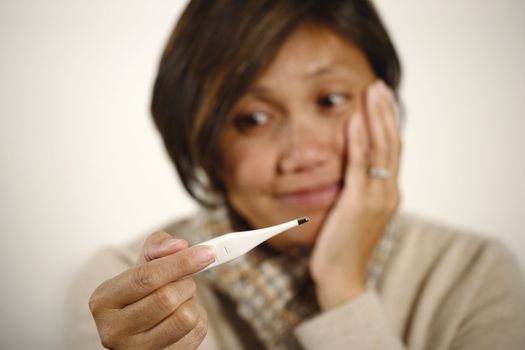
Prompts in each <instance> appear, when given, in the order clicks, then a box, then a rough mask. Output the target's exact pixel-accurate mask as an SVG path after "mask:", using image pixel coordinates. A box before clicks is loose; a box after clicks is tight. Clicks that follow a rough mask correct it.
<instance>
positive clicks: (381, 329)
mask: <svg viewBox="0 0 525 350" xmlns="http://www.w3.org/2000/svg"><path fill="white" fill-rule="evenodd" d="M295 335H296V337H297V339H298V340H299V342H300V343H301V345H302V346H303V348H304V349H305V350H319V349H323V350H331V349H334V350H335V349H362V350H367V349H391V350H401V349H404V346H403V344H402V343H401V341H400V339H399V338H398V337H397V336H396V335H395V334H394V332H393V331H392V330H391V328H390V324H389V321H388V319H387V317H386V315H385V313H384V310H383V306H382V304H381V301H380V299H379V297H378V295H377V294H376V292H375V291H373V290H369V291H366V292H365V293H363V294H361V295H360V296H358V297H357V298H355V299H353V300H351V301H349V302H347V303H344V304H342V305H340V306H338V307H336V308H334V309H332V310H329V311H327V312H324V313H322V314H319V315H318V316H316V317H314V318H312V319H309V320H307V321H304V322H302V323H301V324H299V326H298V327H297V328H296V329H295Z"/></svg>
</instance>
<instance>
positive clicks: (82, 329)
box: [72, 0, 525, 349]
mask: <svg viewBox="0 0 525 350" xmlns="http://www.w3.org/2000/svg"><path fill="white" fill-rule="evenodd" d="M399 80H400V65H399V62H398V59H397V55H396V53H395V50H394V48H393V45H392V44H391V42H390V39H389V38H388V35H387V33H386V31H385V29H384V27H383V25H382V24H381V21H380V19H379V17H378V16H377V14H376V11H375V10H374V8H373V6H372V5H371V4H370V3H369V2H368V1H355V0H353V1H351V0H346V1H345V0H339V1H337V0H332V1H322V2H321V1H314V0H302V1H295V0H279V1H277V0H275V1H272V0H265V1H260V0H258V1H245V0H243V1H241V0H229V1H226V0H223V1H213V2H210V1H205V0H194V1H191V2H190V4H189V5H188V7H187V8H186V10H185V12H184V13H183V15H182V17H181V19H180V20H179V22H178V24H177V26H176V28H175V30H174V32H173V34H172V36H171V37H170V39H169V42H168V44H167V46H166V49H165V52H164V55H163V57H162V60H161V63H160V67H159V73H158V77H157V80H156V83H155V87H154V93H153V101H152V112H153V117H154V119H155V123H156V125H157V128H158V130H159V131H160V133H161V135H162V137H163V139H164V142H165V145H166V148H167V150H168V153H169V155H170V157H171V158H172V160H173V162H174V164H175V165H176V167H177V170H178V172H179V175H180V177H181V179H182V182H183V184H184V185H185V187H186V189H187V190H188V191H189V193H190V194H191V195H192V196H193V197H194V198H195V199H196V200H197V201H199V202H200V203H201V204H203V208H204V207H206V208H207V209H206V210H204V209H203V211H202V212H201V213H199V214H198V215H197V216H195V217H193V218H189V219H187V220H183V221H180V222H177V223H174V224H173V225H172V226H170V227H168V228H166V229H165V231H160V232H156V233H154V234H152V235H150V236H148V237H147V238H146V239H145V240H144V239H141V240H140V242H139V243H135V244H132V245H131V246H129V247H126V248H122V249H117V250H108V251H104V252H101V253H100V254H99V255H98V256H97V257H95V259H94V260H93V261H92V262H91V263H90V264H89V265H88V267H87V268H86V271H85V272H84V273H83V274H82V276H81V278H80V279H79V281H81V282H79V283H77V286H76V289H75V290H76V291H77V292H76V293H77V294H78V295H77V296H76V297H75V298H74V300H81V301H82V302H84V301H85V300H87V295H89V294H90V293H91V295H90V298H89V306H90V311H91V315H89V314H88V311H87V309H86V308H85V306H84V305H82V307H78V308H73V310H76V312H77V314H76V315H75V316H74V317H76V318H75V319H74V320H73V321H72V322H73V323H74V325H75V326H74V328H75V330H74V333H73V335H74V337H76V340H75V344H74V346H75V348H82V347H85V348H91V347H92V346H96V344H99V343H100V342H102V344H103V345H104V346H105V347H108V348H112V349H135V348H137V349H163V348H169V349H195V348H197V347H198V348H200V349H243V348H245V349H256V348H267V349H301V348H303V349H342V348H356V349H404V348H408V349H452V348H454V349H493V348H496V347H499V348H504V349H521V348H523V347H524V346H525V337H524V332H522V330H523V329H525V292H524V288H523V282H522V277H521V273H520V271H519V270H518V268H517V265H516V263H515V262H514V260H513V259H512V258H511V257H510V256H509V254H508V252H507V251H506V250H505V249H504V248H502V247H501V246H500V245H499V244H498V243H497V242H493V241H489V240H486V239H482V238H478V237H475V236H472V235H468V234H460V233H457V232H454V231H453V230H451V229H448V228H445V227H443V226H439V225H435V224H431V223H427V222H425V221H423V220H420V219H417V218H413V217H410V216H406V215H401V214H399V213H396V208H397V206H398V203H399V189H398V185H397V176H398V169H399V158H400V149H401V142H400V135H399V121H398V114H397V108H396V90H397V87H398V85H399ZM301 216H308V217H309V218H310V223H308V224H307V225H302V226H300V227H298V228H295V229H293V230H290V231H288V232H285V233H283V234H281V235H278V236H276V237H274V238H272V239H270V240H269V241H268V242H267V243H265V244H264V245H262V246H260V247H258V248H257V249H255V250H254V251H252V252H251V253H250V254H247V255H245V256H243V257H242V258H240V259H238V260H235V261H233V262H231V263H229V264H226V265H222V266H220V267H217V268H215V269H211V270H209V271H207V272H204V273H202V274H198V275H195V274H196V273H197V272H199V271H200V270H201V269H203V268H204V267H206V266H207V265H208V264H209V263H211V262H212V261H213V260H214V255H213V252H212V251H211V250H210V249H208V248H206V247H204V246H193V245H194V244H195V243H198V242H201V241H203V240H206V239H209V238H211V237H213V236H215V235H218V234H222V233H225V232H228V231H232V230H237V229H250V228H259V227H265V226H270V225H275V224H278V223H281V222H284V221H287V220H290V219H293V218H297V217H301ZM142 242H144V243H142ZM137 257H138V262H137ZM101 271H103V272H101ZM103 280H105V281H103ZM93 290H94V291H93ZM95 324H96V328H95ZM93 344H94V345H93Z"/></svg>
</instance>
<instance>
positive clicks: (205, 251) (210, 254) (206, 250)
mask: <svg viewBox="0 0 525 350" xmlns="http://www.w3.org/2000/svg"><path fill="white" fill-rule="evenodd" d="M197 260H198V261H199V262H200V263H201V264H206V263H209V262H212V261H214V260H215V252H214V251H213V249H212V248H210V247H206V246H201V247H199V249H198V250H197Z"/></svg>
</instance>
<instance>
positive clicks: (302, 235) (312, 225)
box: [268, 213, 326, 251]
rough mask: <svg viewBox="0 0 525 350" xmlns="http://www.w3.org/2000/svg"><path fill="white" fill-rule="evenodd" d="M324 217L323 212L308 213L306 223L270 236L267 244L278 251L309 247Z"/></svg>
mask: <svg viewBox="0 0 525 350" xmlns="http://www.w3.org/2000/svg"><path fill="white" fill-rule="evenodd" d="M325 217H326V214H325V213H320V214H314V215H308V218H309V221H308V223H306V224H303V225H301V226H298V227H295V228H293V229H291V230H289V231H286V232H284V233H281V234H280V235H277V236H275V237H273V238H271V239H270V240H268V245H269V246H270V247H272V248H274V249H276V250H279V251H282V250H285V249H290V248H296V247H311V246H313V245H314V244H315V241H316V240H317V237H318V236H319V233H320V231H321V228H322V226H323V223H324V219H325Z"/></svg>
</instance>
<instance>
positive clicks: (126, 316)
mask: <svg viewBox="0 0 525 350" xmlns="http://www.w3.org/2000/svg"><path fill="white" fill-rule="evenodd" d="M195 291H196V286H195V282H194V281H193V279H192V278H191V277H186V278H183V279H181V280H179V281H175V282H171V283H168V284H167V285H165V286H164V287H161V288H159V289H157V290H156V291H154V292H153V293H151V294H150V295H148V296H146V297H144V298H142V299H140V300H139V301H137V302H136V303H133V304H130V305H128V306H126V307H125V308H123V309H122V310H121V311H120V316H119V317H120V320H121V321H120V322H121V323H123V324H125V325H126V331H127V333H131V334H137V333H141V332H144V331H146V330H148V329H151V328H153V327H154V326H156V325H157V324H159V323H160V322H161V321H162V320H164V319H165V318H166V317H168V316H169V315H171V314H172V313H173V312H174V311H175V310H177V309H178V308H179V307H180V306H181V305H182V304H183V303H184V302H186V301H187V300H189V299H191V298H192V297H193V296H194V294H195Z"/></svg>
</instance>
